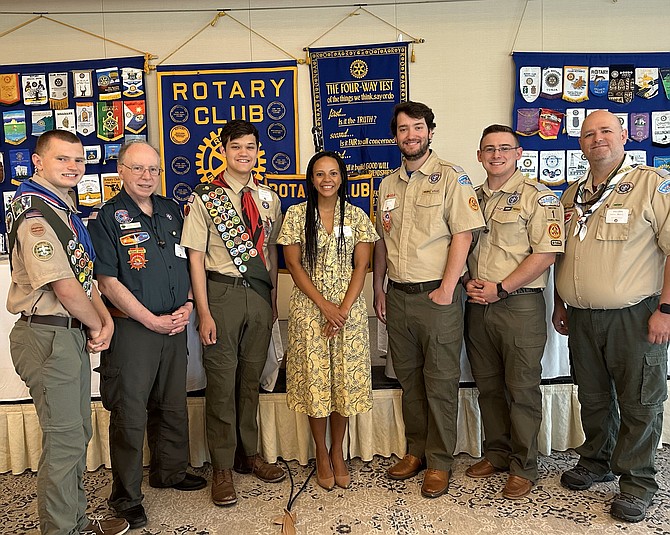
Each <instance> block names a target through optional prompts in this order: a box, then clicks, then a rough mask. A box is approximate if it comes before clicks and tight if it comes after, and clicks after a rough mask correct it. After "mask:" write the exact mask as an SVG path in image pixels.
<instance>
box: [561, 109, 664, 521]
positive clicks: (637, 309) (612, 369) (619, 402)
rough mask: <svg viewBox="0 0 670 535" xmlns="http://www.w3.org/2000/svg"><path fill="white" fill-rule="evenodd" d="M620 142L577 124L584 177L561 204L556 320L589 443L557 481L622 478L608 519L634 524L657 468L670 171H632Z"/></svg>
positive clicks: (603, 122) (609, 123) (607, 122)
mask: <svg viewBox="0 0 670 535" xmlns="http://www.w3.org/2000/svg"><path fill="white" fill-rule="evenodd" d="M626 139H627V132H626V130H624V129H622V127H621V124H620V123H619V120H618V118H617V117H616V116H614V115H613V114H611V113H609V112H607V111H604V110H601V111H596V112H593V113H592V114H591V115H589V116H588V117H587V118H586V120H585V121H584V124H583V125H582V131H581V135H580V138H579V145H580V147H581V149H582V151H583V152H584V155H585V157H586V159H587V160H588V161H589V165H590V170H589V172H588V173H587V175H586V176H585V177H584V178H582V179H581V180H579V181H578V182H576V183H574V184H572V185H571V186H570V187H569V188H568V189H567V190H566V191H565V193H564V194H563V196H562V198H561V202H562V203H563V205H564V206H565V221H566V224H565V233H566V236H567V238H566V244H565V255H564V256H563V257H562V258H559V259H558V261H557V262H556V290H557V295H556V298H555V306H554V314H553V318H552V320H553V323H554V327H555V328H556V330H557V331H558V332H559V333H561V334H568V335H569V338H568V346H569V348H570V354H571V356H572V366H573V368H572V371H573V375H574V378H575V383H576V384H577V385H578V387H579V390H578V392H579V401H580V403H581V416H582V426H583V427H584V434H585V435H586V439H585V441H584V444H582V445H581V446H580V447H579V448H577V453H579V455H580V457H579V461H578V463H577V465H576V466H575V467H574V468H572V469H570V470H568V471H566V472H564V473H563V475H562V476H561V483H562V484H563V485H564V486H566V487H568V488H570V489H574V490H584V489H588V488H589V487H590V486H591V485H592V484H593V483H596V482H600V481H611V480H613V479H614V474H616V475H618V476H620V477H619V489H620V494H617V495H616V496H615V498H614V501H613V502H612V505H611V509H610V514H611V515H612V516H613V517H615V518H620V519H623V520H627V521H629V522H638V521H640V520H642V519H643V518H644V517H645V514H646V511H647V507H648V506H649V505H650V504H651V502H652V498H653V496H654V494H655V493H656V491H657V490H658V484H657V483H656V481H655V477H654V476H655V474H656V469H655V467H654V460H655V457H656V447H657V445H658V441H659V438H660V435H661V428H662V424H663V402H664V401H665V399H666V398H667V382H666V381H667V350H668V341H669V340H670V262H668V261H667V258H668V255H669V254H670V174H668V172H667V171H664V170H661V169H656V168H653V167H647V166H644V165H636V164H633V163H632V161H631V159H630V157H629V156H628V155H626V154H625V152H624V143H625V142H626ZM566 305H567V309H566ZM612 472H614V474H613V473H612Z"/></svg>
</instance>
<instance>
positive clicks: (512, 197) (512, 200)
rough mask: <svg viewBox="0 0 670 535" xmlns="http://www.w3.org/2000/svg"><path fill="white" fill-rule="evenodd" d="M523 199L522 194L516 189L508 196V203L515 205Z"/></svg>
mask: <svg viewBox="0 0 670 535" xmlns="http://www.w3.org/2000/svg"><path fill="white" fill-rule="evenodd" d="M520 200H521V195H519V194H518V193H517V192H516V191H515V192H514V193H512V194H511V195H509V196H508V197H507V204H508V205H509V206H513V205H515V204H516V203H518V202H519V201H520Z"/></svg>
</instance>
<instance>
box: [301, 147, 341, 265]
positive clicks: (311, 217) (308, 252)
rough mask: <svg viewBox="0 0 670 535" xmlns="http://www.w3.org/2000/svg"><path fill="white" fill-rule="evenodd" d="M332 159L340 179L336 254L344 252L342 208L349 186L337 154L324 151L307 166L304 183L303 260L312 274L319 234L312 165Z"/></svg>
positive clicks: (317, 154)
mask: <svg viewBox="0 0 670 535" xmlns="http://www.w3.org/2000/svg"><path fill="white" fill-rule="evenodd" d="M327 157H328V158H333V159H334V160H335V161H336V162H337V166H338V167H339V168H340V177H341V178H342V183H341V184H340V188H339V189H338V190H337V196H338V197H339V199H340V233H339V235H338V236H337V254H338V256H340V257H341V256H342V255H343V254H344V253H345V252H346V250H345V241H344V208H345V205H346V203H347V201H348V200H349V193H348V192H349V186H348V180H347V166H346V165H344V162H343V161H342V158H341V157H340V155H339V154H338V153H337V152H333V151H329V150H324V151H321V152H317V153H316V154H315V155H314V156H312V159H311V160H310V161H309V164H307V173H306V176H305V181H306V182H307V215H306V217H305V259H306V260H307V267H308V268H309V269H308V271H309V273H310V274H311V273H314V268H315V267H316V256H317V251H316V248H317V243H318V234H319V220H320V216H319V194H318V192H317V191H316V188H315V187H314V182H313V180H314V164H316V162H318V161H319V160H320V159H321V158H327Z"/></svg>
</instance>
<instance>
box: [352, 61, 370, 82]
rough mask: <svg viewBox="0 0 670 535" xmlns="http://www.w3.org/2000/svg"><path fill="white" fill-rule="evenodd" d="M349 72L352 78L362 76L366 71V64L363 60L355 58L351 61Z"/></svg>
mask: <svg viewBox="0 0 670 535" xmlns="http://www.w3.org/2000/svg"><path fill="white" fill-rule="evenodd" d="M349 72H350V73H351V76H353V77H354V78H363V77H365V75H366V74H367V73H368V66H367V64H366V63H365V62H364V61H363V60H361V59H357V60H355V61H352V62H351V66H350V67H349Z"/></svg>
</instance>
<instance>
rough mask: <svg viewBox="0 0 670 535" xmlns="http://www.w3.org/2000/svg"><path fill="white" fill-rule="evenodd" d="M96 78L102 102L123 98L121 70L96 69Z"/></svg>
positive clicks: (114, 68) (112, 68)
mask: <svg viewBox="0 0 670 535" xmlns="http://www.w3.org/2000/svg"><path fill="white" fill-rule="evenodd" d="M95 76H96V79H97V81H98V95H99V96H98V98H99V99H100V100H116V99H119V98H121V80H120V79H119V69H118V68H116V67H110V68H109V69H96V71H95Z"/></svg>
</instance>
